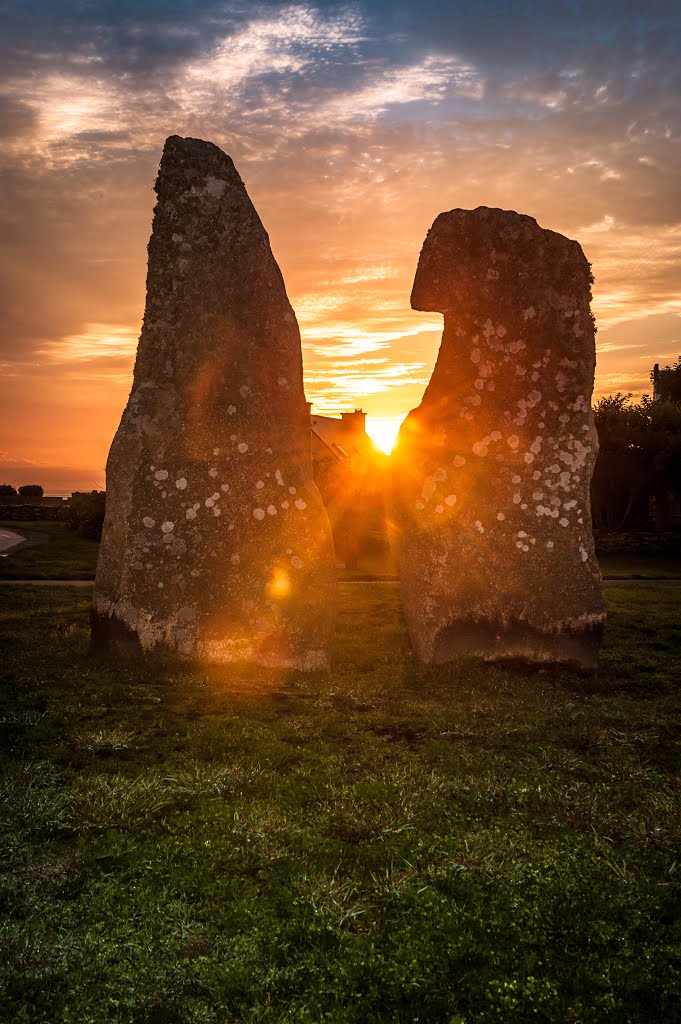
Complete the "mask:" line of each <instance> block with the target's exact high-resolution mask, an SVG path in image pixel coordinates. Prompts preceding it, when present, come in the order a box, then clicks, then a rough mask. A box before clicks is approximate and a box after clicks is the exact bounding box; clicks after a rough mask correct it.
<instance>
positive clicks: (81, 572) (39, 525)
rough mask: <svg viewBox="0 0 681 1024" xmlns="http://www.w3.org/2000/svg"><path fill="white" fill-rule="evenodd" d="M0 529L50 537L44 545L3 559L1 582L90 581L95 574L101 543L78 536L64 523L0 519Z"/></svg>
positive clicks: (33, 546)
mask: <svg viewBox="0 0 681 1024" xmlns="http://www.w3.org/2000/svg"><path fill="white" fill-rule="evenodd" d="M0 526H4V527H7V529H8V530H13V531H14V533H18V534H21V536H28V535H30V534H34V535H36V534H38V535H40V536H43V537H47V540H46V541H45V543H43V544H35V545H32V546H31V547H25V548H19V550H18V551H15V552H13V553H10V554H9V555H8V556H7V557H6V558H0V580H21V579H31V580H88V579H93V578H94V575H95V566H96V565H97V553H98V551H99V544H98V543H97V541H94V540H85V539H84V538H83V537H77V536H76V534H75V533H73V531H72V530H68V529H67V528H66V526H65V524H64V523H50V522H47V523H45V522H35V523H33V522H31V523H16V522H14V521H13V520H6V521H5V520H1V521H0Z"/></svg>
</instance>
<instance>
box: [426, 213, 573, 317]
mask: <svg viewBox="0 0 681 1024" xmlns="http://www.w3.org/2000/svg"><path fill="white" fill-rule="evenodd" d="M590 280H591V275H590V268H589V263H588V261H587V260H586V257H585V256H584V253H583V252H582V249H581V246H580V245H579V243H578V242H575V241H572V240H571V239H569V238H565V237H564V236H563V235H560V234H558V233H557V232H555V231H549V230H547V229H546V228H542V227H540V226H539V224H537V222H536V220H535V219H534V217H528V216H527V215H526V214H521V213H516V212H515V211H514V210H500V209H496V208H493V207H489V206H478V207H477V209H475V210H460V209H457V210H449V211H448V212H447V213H441V214H440V215H439V216H438V217H437V218H436V219H435V221H434V223H433V226H432V227H431V229H430V231H429V232H428V234H427V236H426V240H425V242H424V243H423V248H422V250H421V255H420V257H419V264H418V268H417V270H416V277H415V279H414V286H413V288H412V293H411V305H412V309H419V310H424V311H436V312H440V313H448V312H453V311H455V310H459V309H461V307H462V306H463V305H466V304H468V303H471V302H475V303H476V304H479V303H480V302H484V301H486V300H487V301H492V302H494V303H495V304H498V303H499V302H503V301H504V299H505V298H508V299H511V298H512V299H513V301H514V303H518V302H525V303H526V305H528V306H529V305H532V301H533V299H534V298H535V297H536V296H541V299H542V304H545V303H546V300H547V284H548V286H549V287H550V286H551V285H553V286H554V287H555V289H556V291H560V292H564V291H566V290H568V291H570V290H573V289H575V288H576V289H585V290H586V292H587V293H589V284H590ZM589 294H590V293H589ZM549 298H550V296H549Z"/></svg>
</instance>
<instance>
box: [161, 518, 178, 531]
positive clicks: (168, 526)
mask: <svg viewBox="0 0 681 1024" xmlns="http://www.w3.org/2000/svg"><path fill="white" fill-rule="evenodd" d="M161 529H162V530H163V532H164V533H172V531H173V530H174V529H175V523H171V522H170V521H169V520H166V522H165V523H161Z"/></svg>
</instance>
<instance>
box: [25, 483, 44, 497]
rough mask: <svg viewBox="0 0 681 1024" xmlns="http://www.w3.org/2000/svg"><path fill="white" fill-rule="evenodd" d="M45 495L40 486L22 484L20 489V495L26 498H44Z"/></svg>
mask: <svg viewBox="0 0 681 1024" xmlns="http://www.w3.org/2000/svg"><path fill="white" fill-rule="evenodd" d="M44 493H45V492H44V491H43V489H42V487H41V486H40V484H22V486H21V487H20V488H19V494H21V495H23V496H24V497H25V498H42V496H43V494H44Z"/></svg>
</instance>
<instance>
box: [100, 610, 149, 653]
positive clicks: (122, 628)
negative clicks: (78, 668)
mask: <svg viewBox="0 0 681 1024" xmlns="http://www.w3.org/2000/svg"><path fill="white" fill-rule="evenodd" d="M90 653H91V654H112V655H114V656H115V657H117V658H123V659H125V658H138V657H139V656H140V655H141V654H142V645H141V644H140V640H139V637H138V635H137V633H135V632H134V630H132V629H130V628H129V627H128V626H127V625H126V624H125V623H124V622H121V620H120V619H119V618H117V617H116V616H115V615H102V614H101V613H100V612H98V611H96V610H95V609H94V608H93V609H92V610H91V612H90Z"/></svg>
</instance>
